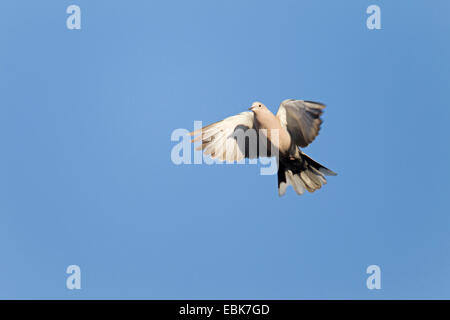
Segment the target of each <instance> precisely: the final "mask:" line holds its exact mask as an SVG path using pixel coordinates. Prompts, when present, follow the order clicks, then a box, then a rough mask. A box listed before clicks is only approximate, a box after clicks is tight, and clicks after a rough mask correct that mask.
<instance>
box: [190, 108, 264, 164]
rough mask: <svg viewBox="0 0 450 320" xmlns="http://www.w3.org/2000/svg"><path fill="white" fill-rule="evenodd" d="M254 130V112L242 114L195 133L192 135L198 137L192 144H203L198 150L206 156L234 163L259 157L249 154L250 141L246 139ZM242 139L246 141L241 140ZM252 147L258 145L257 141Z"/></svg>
mask: <svg viewBox="0 0 450 320" xmlns="http://www.w3.org/2000/svg"><path fill="white" fill-rule="evenodd" d="M253 128H254V117H253V112H242V113H239V114H237V115H235V116H231V117H228V118H225V119H223V120H222V121H218V122H216V123H213V124H210V125H208V126H206V127H203V128H202V129H199V130H196V131H193V132H191V133H190V135H191V136H197V135H198V136H197V137H195V138H194V139H193V140H192V142H197V141H200V142H201V145H199V146H198V147H197V148H196V150H203V152H204V154H205V155H209V156H211V158H219V159H220V160H222V161H225V160H226V161H228V162H233V161H241V160H242V159H244V158H246V157H247V158H252V157H256V156H257V154H254V155H252V154H251V153H249V151H248V150H249V139H248V138H245V137H244V136H245V135H246V132H247V131H248V130H249V129H253ZM253 131H255V130H253ZM255 132H256V131H255ZM242 137H244V139H241V138H242ZM247 137H251V135H247ZM250 143H251V142H250ZM252 145H257V143H256V141H255V142H253V143H252ZM250 149H251V148H250Z"/></svg>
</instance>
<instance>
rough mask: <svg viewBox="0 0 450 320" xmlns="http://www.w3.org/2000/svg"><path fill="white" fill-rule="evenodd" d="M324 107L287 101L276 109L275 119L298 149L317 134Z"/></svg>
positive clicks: (313, 103) (306, 102) (303, 102)
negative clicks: (278, 120)
mask: <svg viewBox="0 0 450 320" xmlns="http://www.w3.org/2000/svg"><path fill="white" fill-rule="evenodd" d="M324 108H325V105H324V104H322V103H319V102H313V101H304V100H294V99H288V100H284V101H283V102H282V103H281V104H280V107H279V109H278V112H277V117H278V118H279V119H280V122H281V125H282V126H284V127H285V128H286V129H287V131H288V132H289V134H290V135H291V138H292V141H293V142H294V143H295V144H296V145H297V146H299V147H302V148H303V147H306V146H307V145H308V144H310V143H311V142H312V141H313V140H314V139H315V138H316V137H317V135H318V134H319V130H320V125H321V124H322V119H320V116H321V115H322V113H323V109H324Z"/></svg>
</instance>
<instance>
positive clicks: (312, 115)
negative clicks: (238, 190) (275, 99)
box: [190, 99, 336, 196]
mask: <svg viewBox="0 0 450 320" xmlns="http://www.w3.org/2000/svg"><path fill="white" fill-rule="evenodd" d="M324 108H325V105H324V104H322V103H319V102H313V101H306V100H295V99H287V100H284V101H283V102H281V104H280V106H279V108H278V112H277V114H276V115H274V114H273V113H272V112H271V111H270V110H269V109H268V108H267V107H266V106H265V105H264V104H262V103H261V102H254V103H253V104H252V106H251V107H250V108H249V110H251V111H246V112H242V113H239V114H237V115H234V116H231V117H228V118H225V119H223V120H221V121H218V122H216V123H213V124H210V125H208V126H205V127H203V128H201V129H199V130H196V131H193V132H191V133H190V135H191V136H194V138H193V139H192V142H197V141H200V142H201V144H200V145H199V146H198V147H197V149H196V150H203V153H204V154H205V155H209V156H211V158H213V159H214V158H218V159H219V160H222V161H225V160H226V161H241V160H243V159H244V158H250V159H253V158H257V157H259V156H268V157H270V156H275V157H276V158H277V162H278V194H279V195H280V196H283V195H284V194H285V193H286V188H287V186H289V185H292V187H293V188H294V190H295V192H296V193H297V194H298V195H301V194H303V193H304V192H305V190H307V191H309V192H314V191H315V190H318V189H320V188H321V187H322V185H324V184H326V183H327V180H326V178H325V176H335V175H336V173H335V172H333V171H332V170H330V169H328V168H326V167H325V166H323V165H321V164H320V163H318V162H316V161H314V160H313V159H311V158H310V157H309V156H307V155H306V154H305V153H304V152H303V151H302V150H301V149H300V148H304V147H306V146H307V145H309V144H310V143H311V142H312V141H313V140H314V139H315V138H316V137H317V135H318V134H319V130H320V126H321V124H322V119H321V118H320V116H321V115H322V113H323V109H324ZM251 130H253V131H255V132H262V133H263V134H257V135H255V137H256V139H251V137H252V136H251V135H250V134H249V131H251ZM238 132H240V133H244V136H245V138H244V139H238V135H237V133H238Z"/></svg>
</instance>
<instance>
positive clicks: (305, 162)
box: [278, 152, 336, 197]
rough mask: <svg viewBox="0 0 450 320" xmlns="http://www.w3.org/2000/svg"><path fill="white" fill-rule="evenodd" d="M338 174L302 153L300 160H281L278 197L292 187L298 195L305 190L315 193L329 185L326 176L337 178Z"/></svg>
mask: <svg viewBox="0 0 450 320" xmlns="http://www.w3.org/2000/svg"><path fill="white" fill-rule="evenodd" d="M335 175H336V173H335V172H333V171H331V170H330V169H328V168H326V167H325V166H323V165H321V164H320V163H318V162H317V161H315V160H313V159H311V158H310V157H308V156H307V155H306V154H304V153H303V152H301V155H300V159H293V160H290V159H289V160H288V159H283V160H282V159H280V161H279V167H278V195H279V196H280V197H281V196H283V195H284V194H285V193H286V189H287V187H288V186H289V185H292V187H293V188H294V190H295V192H296V193H297V194H298V195H302V194H303V193H304V192H305V190H308V191H309V192H314V191H316V190H318V189H320V188H321V187H322V185H324V184H326V183H327V180H326V178H325V176H335Z"/></svg>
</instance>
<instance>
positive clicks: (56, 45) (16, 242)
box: [0, 0, 450, 299]
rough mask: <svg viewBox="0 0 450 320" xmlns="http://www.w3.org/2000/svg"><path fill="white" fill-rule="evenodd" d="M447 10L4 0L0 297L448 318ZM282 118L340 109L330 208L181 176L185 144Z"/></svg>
mask: <svg viewBox="0 0 450 320" xmlns="http://www.w3.org/2000/svg"><path fill="white" fill-rule="evenodd" d="M71 4H77V5H79V6H80V7H81V10H82V28H81V30H68V29H67V28H66V17H67V16H68V15H67V14H66V8H67V6H69V5H71ZM370 4H377V5H379V6H380V7H381V19H382V20H381V23H382V30H368V29H367V27H366V18H367V16H368V15H367V14H366V12H365V11H366V8H367V7H368V6H369V5H370ZM449 10H450V2H448V1H406V0H405V1H381V0H371V1H365V0H362V1H361V0H354V1H334V0H329V1H298V0H295V1H294V0H292V1H253V0H246V1H209V0H208V1H206V0H204V1H197V0H193V1H122V0H121V1H110V0H108V1H106V0H102V1H100V0H96V1H88V0H71V1H67V0H64V1H56V0H53V1H50V0H46V1H31V0H30V1H23V0H20V1H19V0H14V1H13V0H6V1H1V2H0V39H1V42H2V44H1V50H0V148H1V157H0V255H1V257H0V298H43V299H47V298H62V299H79V298H87V299H91V298H127V299H128V298H137V299H143V298H149V299H156V298H158V299H171V298H177V299H196V298H203V299H221V298H238V299H240V298H246V299H247V298H254V299H303V298H319V299H320V298H327V299H328V298H341V299H346V298H357V299H380V298H388V299H390V298H450V232H449V231H450V230H449V229H450V206H449V195H450V185H449V179H450V173H449V172H450V170H449V166H450V150H449V138H450V127H449V125H448V123H449V120H450V111H449V98H450V97H449V89H450V87H449V77H450V42H449V33H450V21H449V19H448V14H449ZM286 98H300V99H308V100H317V101H321V102H324V103H326V104H327V109H326V112H325V114H324V124H323V126H322V130H321V132H320V135H319V137H318V138H317V139H316V140H315V141H314V143H313V144H312V145H311V146H310V147H308V148H307V149H305V152H306V153H308V154H309V155H310V156H311V157H313V158H314V159H316V160H318V161H320V162H321V163H323V164H325V165H326V166H329V167H330V168H331V169H333V170H335V171H336V172H338V174H339V175H338V176H337V177H330V178H329V183H328V184H327V185H326V186H325V187H324V188H323V189H321V190H319V191H318V192H316V193H314V194H307V195H304V196H302V197H298V196H297V195H295V193H294V192H293V190H292V189H289V190H288V192H287V194H286V196H285V197H283V198H279V197H278V195H277V187H276V185H277V183H276V177H275V176H261V175H260V174H259V168H258V166H256V165H249V166H236V165H235V166H231V165H222V166H220V165H215V166H207V165H195V166H194V165H185V166H183V165H182V166H176V165H174V164H173V163H172V162H171V159H170V152H171V149H172V147H173V146H174V145H175V143H174V142H172V141H170V135H171V133H172V131H173V130H174V129H177V128H186V129H192V126H193V121H194V120H203V121H204V123H209V122H213V121H217V120H220V119H222V118H224V117H226V116H229V115H233V114H236V113H238V112H241V111H245V110H246V109H247V108H248V107H249V106H250V104H251V103H252V102H253V101H254V100H260V101H263V102H264V103H265V104H266V105H267V106H269V108H271V109H272V111H276V109H277V108H278V104H279V103H280V102H281V101H282V100H283V99H286ZM71 264H76V265H79V266H80V267H81V272H82V289H81V290H79V291H77V290H72V291H70V290H68V289H66V286H65V282H66V277H67V275H66V273H65V271H66V268H67V266H68V265H71ZM371 264H377V265H379V266H380V267H381V270H382V289H381V290H379V291H377V290H373V291H370V290H368V289H367V288H366V278H367V274H366V268H367V266H369V265H371Z"/></svg>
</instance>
